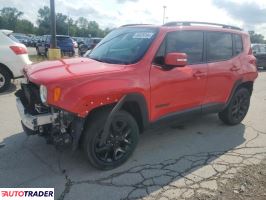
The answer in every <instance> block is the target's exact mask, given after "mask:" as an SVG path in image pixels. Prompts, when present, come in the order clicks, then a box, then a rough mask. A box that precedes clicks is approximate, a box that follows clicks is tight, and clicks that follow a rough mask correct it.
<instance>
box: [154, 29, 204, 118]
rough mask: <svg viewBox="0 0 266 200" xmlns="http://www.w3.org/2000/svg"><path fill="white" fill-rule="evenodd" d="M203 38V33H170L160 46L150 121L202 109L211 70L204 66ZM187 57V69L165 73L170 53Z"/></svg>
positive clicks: (176, 69)
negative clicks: (167, 55)
mask: <svg viewBox="0 0 266 200" xmlns="http://www.w3.org/2000/svg"><path fill="white" fill-rule="evenodd" d="M203 49H204V35H203V32H201V31H177V32H170V33H168V34H167V36H166V37H165V40H164V41H163V43H162V44H161V46H160V48H159V50H158V52H157V54H156V56H155V59H154V62H153V64H152V66H151V71H150V84H151V120H152V121H156V120H157V119H159V118H160V117H162V116H165V115H168V114H171V113H175V112H179V111H185V110H188V109H196V108H199V109H200V106H201V104H202V101H203V99H204V97H205V90H206V81H207V73H208V66H207V64H206V63H204V62H203V61H204V59H203V57H204V51H203ZM170 52H179V53H186V54H187V55H188V63H189V64H188V65H187V66H185V67H175V68H172V69H170V70H165V69H164V68H163V67H162V66H163V65H164V57H165V55H166V54H167V53H170Z"/></svg>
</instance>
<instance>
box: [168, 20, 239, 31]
mask: <svg viewBox="0 0 266 200" xmlns="http://www.w3.org/2000/svg"><path fill="white" fill-rule="evenodd" d="M192 24H196V25H210V26H219V27H222V28H228V29H234V30H239V31H242V29H241V28H239V27H236V26H231V25H226V24H218V23H210V22H195V21H176V22H168V23H165V24H163V26H192Z"/></svg>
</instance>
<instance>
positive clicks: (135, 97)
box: [123, 93, 150, 129]
mask: <svg viewBox="0 0 266 200" xmlns="http://www.w3.org/2000/svg"><path fill="white" fill-rule="evenodd" d="M125 102H137V103H138V105H139V107H140V111H141V116H142V123H143V127H144V129H145V128H147V127H148V126H149V123H150V122H149V112H148V106H147V102H146V99H145V97H144V96H143V95H142V94H139V93H131V94H127V95H126V96H125V99H124V102H123V103H125Z"/></svg>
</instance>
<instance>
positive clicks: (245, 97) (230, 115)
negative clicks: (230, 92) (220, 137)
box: [219, 88, 250, 125]
mask: <svg viewBox="0 0 266 200" xmlns="http://www.w3.org/2000/svg"><path fill="white" fill-rule="evenodd" d="M249 104H250V92H249V91H248V90H247V89H246V88H240V89H238V90H237V91H236V92H235V94H234V96H233V97H232V99H231V101H230V103H229V104H228V106H227V107H226V108H225V110H223V111H222V112H220V113H219V118H220V119H221V120H222V121H223V122H224V123H225V124H228V125H236V124H239V123H240V122H241V121H242V120H243V119H244V118H245V116H246V114H247V112H248V109H249Z"/></svg>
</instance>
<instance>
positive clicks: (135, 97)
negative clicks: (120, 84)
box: [100, 93, 149, 145]
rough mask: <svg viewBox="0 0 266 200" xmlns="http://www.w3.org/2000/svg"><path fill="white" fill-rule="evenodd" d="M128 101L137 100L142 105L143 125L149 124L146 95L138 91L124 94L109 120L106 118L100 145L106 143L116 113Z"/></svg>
mask: <svg viewBox="0 0 266 200" xmlns="http://www.w3.org/2000/svg"><path fill="white" fill-rule="evenodd" d="M126 102H137V103H138V105H139V106H140V112H141V116H142V123H143V127H144V129H145V128H147V127H148V126H149V115H148V107H147V103H146V100H145V98H144V96H143V95H141V94H138V93H131V94H127V95H124V96H123V97H122V98H121V99H120V100H119V102H118V103H117V104H116V105H115V107H114V108H113V109H112V110H111V112H110V114H109V115H108V117H107V120H106V122H105V125H104V129H103V135H102V139H101V141H100V145H102V144H103V143H104V141H105V140H106V138H107V136H108V130H109V128H110V125H111V122H112V118H113V116H114V114H115V113H116V112H117V111H118V110H120V109H121V108H122V106H123V105H124V104H125V103H126Z"/></svg>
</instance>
